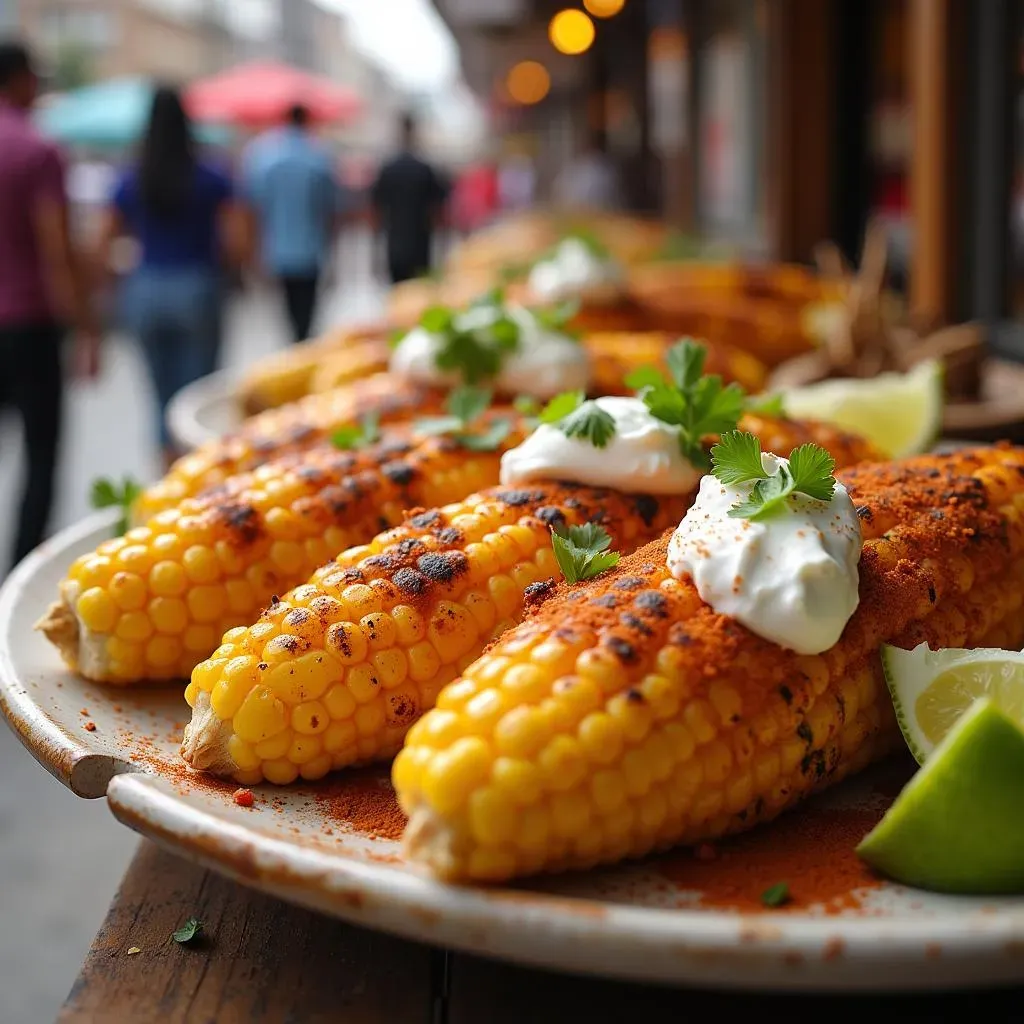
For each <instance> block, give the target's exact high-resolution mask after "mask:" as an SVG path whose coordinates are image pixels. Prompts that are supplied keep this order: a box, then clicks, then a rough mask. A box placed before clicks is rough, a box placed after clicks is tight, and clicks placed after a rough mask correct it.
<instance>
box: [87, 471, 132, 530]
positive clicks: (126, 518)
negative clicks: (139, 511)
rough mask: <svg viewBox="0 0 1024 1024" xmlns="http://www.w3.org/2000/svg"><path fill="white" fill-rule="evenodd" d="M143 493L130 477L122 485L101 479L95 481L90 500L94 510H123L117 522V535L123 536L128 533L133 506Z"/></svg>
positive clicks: (107, 479)
mask: <svg viewBox="0 0 1024 1024" xmlns="http://www.w3.org/2000/svg"><path fill="white" fill-rule="evenodd" d="M141 493H142V487H141V486H140V485H139V484H138V483H137V482H136V481H135V480H133V479H132V478H131V477H130V476H126V477H125V478H124V479H123V480H122V481H121V482H120V483H117V482H116V481H114V480H111V479H109V478H107V477H101V478H100V479H97V480H93V482H92V491H91V492H90V495H89V500H90V504H91V505H92V507H93V508H97V509H99V508H120V509H121V518H120V519H119V520H118V521H117V535H118V536H122V535H123V534H126V533H127V532H128V524H129V522H130V520H131V511H132V505H134V504H135V499H136V498H138V496H139V495H140V494H141Z"/></svg>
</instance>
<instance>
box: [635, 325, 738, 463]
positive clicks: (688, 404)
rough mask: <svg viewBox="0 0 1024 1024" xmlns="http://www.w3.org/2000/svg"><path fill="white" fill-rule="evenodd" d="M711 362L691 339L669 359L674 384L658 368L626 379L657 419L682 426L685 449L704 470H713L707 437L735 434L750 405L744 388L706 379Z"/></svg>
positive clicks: (715, 378) (645, 369)
mask: <svg viewBox="0 0 1024 1024" xmlns="http://www.w3.org/2000/svg"><path fill="white" fill-rule="evenodd" d="M706 359H707V349H706V348H704V346H703V345H699V344H697V342H695V341H692V340H691V339H689V338H687V339H685V340H683V341H680V342H679V343H678V344H676V345H673V346H672V348H670V349H669V351H668V354H667V355H666V359H665V361H666V363H667V365H668V370H669V376H670V378H671V379H670V380H666V379H665V377H664V376H662V374H661V373H659V372H658V371H657V370H656V369H654V368H653V367H641V368H640V369H638V370H635V371H634V372H633V373H631V374H630V375H629V376H628V377H627V378H626V385H627V387H630V388H633V389H634V390H636V391H637V392H638V393H639V395H640V398H641V399H642V400H643V403H644V405H646V406H647V408H648V410H649V411H650V413H651V415H652V416H653V417H654V418H655V419H659V420H661V421H662V422H663V423H668V424H670V425H672V426H674V427H678V428H679V448H680V451H681V452H682V453H683V455H684V456H686V458H687V459H688V460H689V461H690V462H691V463H692V464H693V465H694V466H697V467H698V468H701V469H707V468H708V467H709V466H710V462H709V460H708V456H707V452H705V451H704V447H703V445H702V444H701V441H702V439H703V438H704V437H706V436H707V435H708V434H721V433H724V432H725V431H728V430H734V429H735V428H736V424H737V423H738V422H739V418H740V416H742V415H743V411H744V405H745V402H746V396H745V394H744V392H743V388H741V387H740V386H739V384H729V385H725V384H723V382H722V378H721V377H719V376H718V375H717V374H712V375H710V376H705V375H704V363H705V361H706Z"/></svg>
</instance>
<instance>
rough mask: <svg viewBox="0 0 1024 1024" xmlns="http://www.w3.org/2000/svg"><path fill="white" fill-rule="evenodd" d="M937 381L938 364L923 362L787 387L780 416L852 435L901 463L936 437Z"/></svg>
mask: <svg viewBox="0 0 1024 1024" xmlns="http://www.w3.org/2000/svg"><path fill="white" fill-rule="evenodd" d="M942 381H943V378H942V364H941V363H940V362H938V360H934V359H929V360H926V361H925V362H923V363H919V364H918V365H917V366H915V367H914V368H913V369H912V370H911V371H910V372H909V373H882V374H879V375H878V376H877V377H872V378H871V379H869V380H859V379H853V378H850V379H841V380H824V381H821V382H820V383H818V384H808V385H806V386H805V387H798V388H790V389H789V390H787V391H786V392H785V402H786V412H787V413H788V415H790V416H792V417H794V418H796V419H816V420H824V421H825V422H827V423H834V424H835V425H836V426H839V427H843V428H844V429H845V430H852V431H854V432H856V433H858V434H861V435H862V436H863V437H866V438H867V439H868V440H869V441H872V442H873V443H874V444H875V445H876V446H877V447H878V448H879V449H880V450H881V451H883V452H885V453H886V454H887V455H888V456H889V457H890V458H893V459H901V458H904V457H906V456H908V455H914V454H917V453H918V452H924V451H927V450H928V449H929V448H931V446H932V445H933V444H934V443H935V441H936V439H937V438H938V437H939V435H940V434H941V433H942V408H943V400H944V399H943V383H942Z"/></svg>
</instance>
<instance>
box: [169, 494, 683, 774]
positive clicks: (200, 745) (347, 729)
mask: <svg viewBox="0 0 1024 1024" xmlns="http://www.w3.org/2000/svg"><path fill="white" fill-rule="evenodd" d="M685 504H686V500H685V499H684V498H683V497H681V496H680V497H675V498H671V499H663V500H661V501H660V502H659V501H657V500H655V499H653V498H649V497H638V496H635V495H624V494H621V493H616V492H614V491H607V490H598V489H595V488H585V487H584V488H580V487H574V486H567V485H559V484H551V485H546V486H542V487H537V488H533V489H530V490H510V489H507V488H506V489H503V488H500V487H496V488H493V489H491V490H488V491H484V492H482V493H480V494H474V495H472V496H471V497H469V498H467V499H466V500H465V501H463V502H460V503H458V504H455V505H448V506H445V507H444V508H440V509H434V510H432V511H429V512H421V513H419V514H417V515H414V516H412V517H411V518H410V519H408V520H406V522H405V523H403V525H402V526H400V527H398V528H397V529H394V530H390V531H388V532H386V533H383V534H381V535H380V536H379V537H377V538H376V539H375V540H373V541H372V542H371V543H370V544H367V545H364V546H361V547H356V548H352V549H351V550H349V551H346V552H345V553H344V554H343V555H341V556H340V557H339V558H338V559H337V560H336V561H335V562H332V563H331V564H330V565H327V566H324V567H323V568H321V569H318V570H317V572H316V573H314V574H313V577H312V580H311V581H310V582H309V583H308V584H306V585H304V586H301V587H298V588H297V589H296V590H293V591H292V592H291V593H290V594H288V595H286V596H285V597H284V598H283V599H282V600H281V601H280V602H279V603H277V604H275V605H272V606H271V607H270V608H268V609H267V610H266V611H265V612H264V613H263V615H262V617H261V618H260V620H259V621H258V622H257V623H256V625H254V626H252V627H251V628H250V629H247V630H246V629H236V630H231V631H230V632H229V633H227V635H226V636H225V637H224V644H223V646H221V647H220V648H219V650H218V651H217V652H216V654H215V655H214V656H213V658H211V659H210V660H209V661H206V662H205V663H203V664H202V665H199V666H198V667H197V668H196V670H195V671H194V672H193V673H192V682H191V684H190V685H189V687H188V688H187V689H186V691H185V697H186V699H187V700H188V702H189V704H190V705H191V706H192V707H193V708H194V711H193V716H192V722H191V723H190V725H189V726H188V727H187V728H186V730H185V739H184V743H183V744H182V754H183V756H184V757H185V760H186V761H188V763H189V764H190V765H192V767H193V768H200V769H205V770H208V771H212V772H215V773H216V774H220V775H230V776H233V777H235V778H236V779H238V780H239V781H241V782H243V783H254V782H258V781H260V780H262V779H264V778H266V779H268V780H269V781H270V782H275V783H279V784H284V783H288V782H291V781H292V780H294V779H295V778H297V777H298V776H300V775H301V776H302V777H303V778H306V779H316V778H319V777H320V776H322V775H325V774H326V773H327V772H328V771H330V770H331V769H332V768H343V767H345V766H347V765H350V764H353V763H355V762H359V761H370V760H380V759H382V758H388V757H392V756H394V754H395V752H396V751H397V750H398V748H399V747H400V746H401V743H402V739H403V737H404V736H405V732H406V730H407V729H408V728H409V726H410V725H411V724H412V723H413V722H414V721H415V720H416V719H417V718H418V717H419V716H420V714H421V713H422V712H423V711H424V710H426V709H427V708H429V707H432V706H433V703H434V698H435V696H436V695H437V692H438V690H440V689H441V687H442V686H443V685H444V684H445V683H447V682H449V681H450V680H452V679H454V678H455V676H456V675H457V674H458V672H459V670H460V669H462V668H464V667H465V666H466V665H467V664H468V663H469V662H471V661H472V660H473V659H474V658H476V657H477V656H478V655H479V654H480V652H481V651H482V650H483V648H484V646H485V645H486V644H487V643H489V642H490V641H491V640H492V639H493V638H494V637H495V636H499V635H500V634H501V633H503V632H504V631H505V630H506V629H507V628H508V627H509V626H511V625H513V624H514V623H516V622H518V621H519V619H520V617H521V614H522V609H523V605H524V601H526V600H527V598H528V595H529V594H530V592H531V588H535V592H536V591H542V590H543V589H544V587H545V586H553V584H551V583H550V582H548V583H546V584H545V583H544V582H543V581H550V578H551V577H552V576H553V574H554V573H555V572H557V567H556V563H555V557H554V554H553V552H552V546H551V532H550V527H551V525H552V524H559V523H566V524H570V525H571V524H576V523H583V522H587V521H588V520H595V521H599V522H601V523H602V524H603V525H604V527H605V528H606V529H607V531H608V532H609V534H610V535H611V536H612V537H613V538H614V539H615V542H616V544H617V545H618V546H619V547H620V549H624V550H632V549H633V548H635V547H636V546H637V545H638V544H640V543H643V542H644V541H647V540H649V539H651V538H652V537H656V536H658V534H660V533H661V532H663V531H664V530H665V529H666V528H667V527H668V526H669V525H671V524H672V522H674V521H678V519H679V516H680V514H681V510H682V509H683V508H684V507H685Z"/></svg>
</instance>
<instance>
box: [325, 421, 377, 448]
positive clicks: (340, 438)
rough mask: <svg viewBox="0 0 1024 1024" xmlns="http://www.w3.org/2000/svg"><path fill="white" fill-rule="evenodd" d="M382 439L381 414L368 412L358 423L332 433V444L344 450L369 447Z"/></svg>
mask: <svg viewBox="0 0 1024 1024" xmlns="http://www.w3.org/2000/svg"><path fill="white" fill-rule="evenodd" d="M379 440H380V416H379V415H378V414H377V413H376V412H368V413H367V414H366V415H365V416H364V417H363V418H362V419H361V420H360V421H359V423H358V424H352V425H349V426H347V427H341V428H340V429H338V430H336V431H335V432H334V433H333V434H332V435H331V444H333V445H334V447H335V448H341V449H342V450H343V451H355V450H357V449H359V448H368V447H369V446H370V445H371V444H374V443H375V442H377V441H379Z"/></svg>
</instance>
